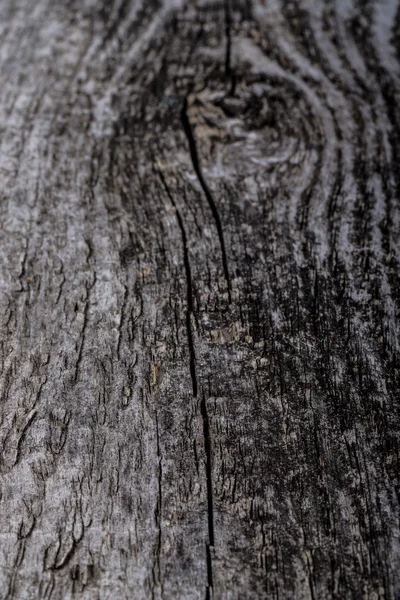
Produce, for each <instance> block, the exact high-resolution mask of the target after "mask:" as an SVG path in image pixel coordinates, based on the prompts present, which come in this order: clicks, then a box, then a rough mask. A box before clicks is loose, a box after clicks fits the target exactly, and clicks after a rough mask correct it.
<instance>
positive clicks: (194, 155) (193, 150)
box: [181, 98, 231, 303]
mask: <svg viewBox="0 0 400 600" xmlns="http://www.w3.org/2000/svg"><path fill="white" fill-rule="evenodd" d="M187 110H188V101H187V98H185V99H184V101H183V107H182V112H181V119H182V125H183V129H184V131H185V134H186V137H187V140H188V143H189V150H190V156H191V159H192V164H193V169H194V171H195V173H196V175H197V179H198V180H199V183H200V185H201V188H202V190H203V192H204V194H205V196H206V198H207V202H208V204H209V207H210V209H211V213H212V215H213V218H214V222H215V225H216V227H217V232H218V239H219V244H220V247H221V253H222V264H223V269H224V275H225V279H226V283H227V286H228V298H229V303H231V282H230V277H229V270H228V260H227V257H226V250H225V241H224V234H223V231H222V224H221V219H220V216H219V213H218V210H217V206H216V204H215V200H214V198H213V196H212V194H211V192H210V190H209V188H208V186H207V184H206V182H205V180H204V177H203V174H202V172H201V168H200V162H199V157H198V152H197V146H196V140H195V139H194V135H193V131H192V126H191V125H190V121H189V117H188V114H187Z"/></svg>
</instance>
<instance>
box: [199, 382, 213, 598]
mask: <svg viewBox="0 0 400 600" xmlns="http://www.w3.org/2000/svg"><path fill="white" fill-rule="evenodd" d="M200 408H201V416H202V419H203V438H204V450H205V455H206V479H207V514H208V544H207V549H206V550H207V579H208V587H207V591H206V600H211V599H212V589H213V573H212V556H211V548H213V547H214V504H213V490H212V469H211V435H210V421H209V418H208V411H207V403H206V398H205V395H204V392H203V394H202V398H201V406H200Z"/></svg>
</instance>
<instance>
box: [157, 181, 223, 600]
mask: <svg viewBox="0 0 400 600" xmlns="http://www.w3.org/2000/svg"><path fill="white" fill-rule="evenodd" d="M158 174H159V176H160V179H161V182H162V184H163V186H164V189H165V191H166V193H167V195H168V198H169V200H170V202H171V204H172V206H173V207H174V209H175V214H176V218H177V221H178V226H179V229H180V232H181V236H182V246H183V261H184V265H185V274H186V285H187V287H186V290H187V310H186V331H187V338H188V347H189V355H190V375H191V378H192V392H193V397H194V398H197V395H198V385H197V375H196V355H195V350H194V344H193V333H192V325H191V315H192V314H193V307H194V303H193V285H192V274H191V269H190V261H189V252H188V246H187V235H186V230H185V227H184V224H183V219H182V216H181V213H180V212H179V209H178V207H177V205H176V202H175V200H174V198H173V196H172V194H171V192H170V190H169V187H168V185H167V182H166V181H165V178H164V176H163V174H162V173H161V171H158ZM200 412H201V417H202V420H203V439H204V453H205V459H206V486H207V521H208V544H207V545H206V560H207V587H206V595H205V600H212V597H213V594H212V589H213V572H212V557H211V548H212V547H213V546H214V507H213V492H212V473H211V436H210V424H209V418H208V412H207V404H206V399H205V396H204V392H203V393H202V397H201V403H200Z"/></svg>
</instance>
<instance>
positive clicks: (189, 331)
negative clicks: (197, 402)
mask: <svg viewBox="0 0 400 600" xmlns="http://www.w3.org/2000/svg"><path fill="white" fill-rule="evenodd" d="M158 173H159V176H160V179H161V182H162V184H163V186H164V189H165V191H166V192H167V196H168V198H169V200H170V202H171V204H172V206H173V207H174V209H175V214H176V218H177V220H178V225H179V229H180V232H181V236H182V245H183V263H184V266H185V275H186V302H187V310H186V333H187V339H188V346H189V357H190V376H191V378H192V389H193V396H194V398H197V377H196V364H195V361H196V356H195V352H194V343H193V334H192V324H191V315H192V313H193V286H192V273H191V270H190V262H189V252H188V247H187V236H186V231H185V227H184V225H183V220H182V217H181V213H180V212H179V210H178V207H177V206H176V203H175V200H174V198H173V196H172V194H171V192H170V191H169V188H168V185H167V182H166V181H165V178H164V176H163V174H162V173H161V171H159V172H158Z"/></svg>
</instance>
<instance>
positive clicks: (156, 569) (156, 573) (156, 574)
mask: <svg viewBox="0 0 400 600" xmlns="http://www.w3.org/2000/svg"><path fill="white" fill-rule="evenodd" d="M155 420H156V440H157V461H158V473H157V487H158V489H157V492H158V497H157V505H156V509H155V521H156V526H157V529H158V536H157V545H156V551H155V565H154V566H153V588H152V598H155V591H156V589H155V588H156V586H157V585H158V586H159V587H160V588H161V597H162V595H163V592H162V582H161V548H162V529H161V524H162V510H163V496H162V478H163V470H162V456H161V447H160V431H159V426H158V414H157V411H156V415H155Z"/></svg>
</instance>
